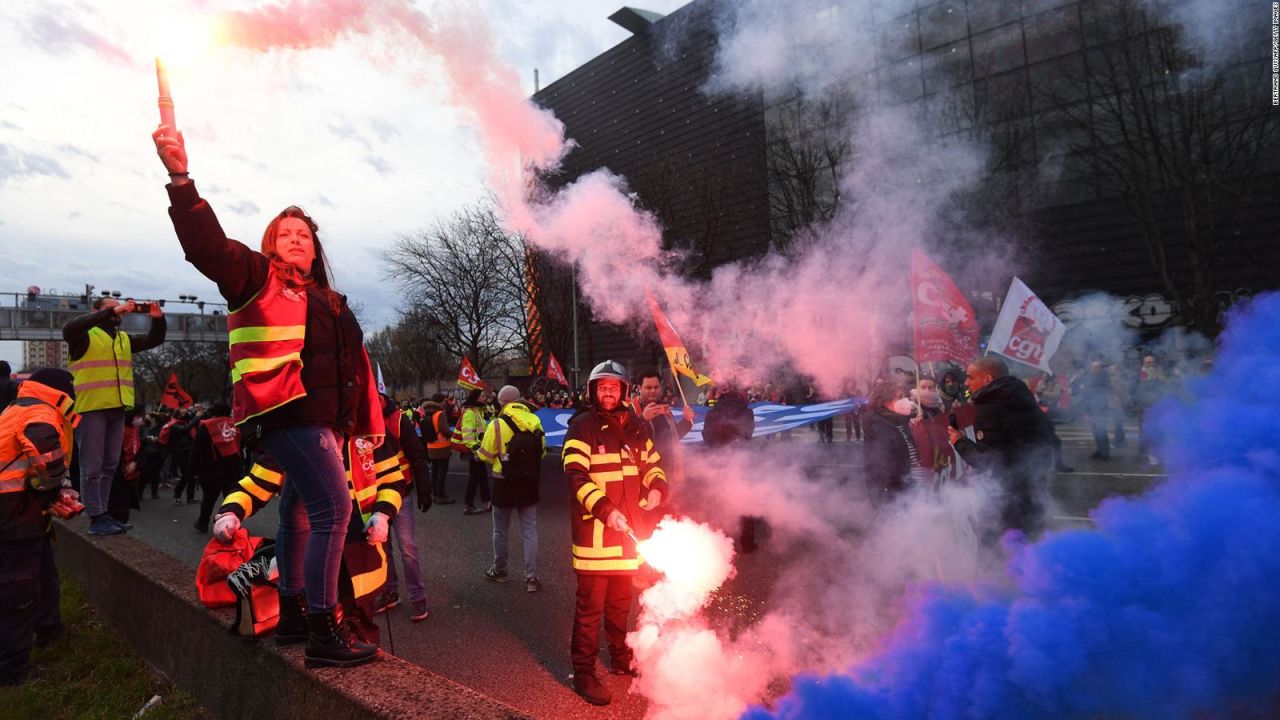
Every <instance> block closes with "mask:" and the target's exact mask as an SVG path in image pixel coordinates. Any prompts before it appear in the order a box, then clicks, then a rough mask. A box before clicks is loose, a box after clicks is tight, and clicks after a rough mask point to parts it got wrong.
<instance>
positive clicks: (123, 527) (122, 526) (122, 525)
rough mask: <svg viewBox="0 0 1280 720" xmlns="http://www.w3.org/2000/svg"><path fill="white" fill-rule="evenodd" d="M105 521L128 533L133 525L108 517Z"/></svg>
mask: <svg viewBox="0 0 1280 720" xmlns="http://www.w3.org/2000/svg"><path fill="white" fill-rule="evenodd" d="M107 519H108V520H110V521H111V522H113V523H115V524H116V526H117V527H119V528H120V529H121V530H125V531H129V530H132V529H133V523H131V522H129V521H127V520H120V519H117V518H114V517H111V516H110V515H108V516H107Z"/></svg>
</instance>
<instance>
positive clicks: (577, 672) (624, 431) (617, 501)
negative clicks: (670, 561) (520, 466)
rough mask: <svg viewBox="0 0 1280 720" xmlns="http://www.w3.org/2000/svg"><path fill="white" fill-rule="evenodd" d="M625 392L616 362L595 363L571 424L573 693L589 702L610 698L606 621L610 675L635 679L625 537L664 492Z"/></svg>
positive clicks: (631, 552)
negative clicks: (602, 664) (604, 677)
mask: <svg viewBox="0 0 1280 720" xmlns="http://www.w3.org/2000/svg"><path fill="white" fill-rule="evenodd" d="M627 389H628V382H627V375H626V371H625V370H624V369H623V367H622V366H621V365H619V364H618V363H616V362H614V361H612V360H606V361H605V362H603V363H600V364H599V365H597V366H596V367H595V369H594V370H592V371H591V375H590V376H589V377H588V379H587V394H588V398H589V401H590V403H591V405H590V407H589V409H587V410H585V411H584V412H582V413H580V414H579V415H578V416H577V417H575V418H574V419H573V420H572V421H571V422H570V423H569V430H568V432H567V433H566V435H565V442H564V474H565V479H566V480H567V481H568V483H569V494H570V512H571V516H570V520H571V525H572V530H573V569H574V571H575V572H576V573H577V575H578V593H577V604H576V607H575V608H574V616H573V640H572V644H571V653H572V657H573V674H574V677H573V689H574V691H575V692H577V693H578V694H579V695H581V696H582V698H583V699H584V700H586V701H587V702H589V703H591V704H592V705H607V704H608V703H609V702H610V700H612V695H611V694H610V692H609V689H608V688H606V687H605V686H604V684H603V683H601V682H600V679H599V678H598V677H597V676H596V656H597V655H598V654H599V652H600V620H601V617H602V616H603V618H604V627H605V635H606V639H607V641H608V644H609V653H610V656H611V666H610V667H611V669H612V672H613V673H614V674H618V675H634V674H635V671H634V669H633V667H632V656H631V650H630V648H628V647H627V644H626V633H627V618H628V616H629V614H630V612H631V601H632V598H633V596H634V589H633V586H632V582H631V581H632V576H634V575H635V574H636V572H637V571H638V570H639V569H640V566H641V565H642V564H643V562H644V561H643V560H642V559H641V558H640V557H639V555H638V553H637V550H636V546H635V542H634V541H632V539H631V538H630V537H628V535H627V533H628V532H630V531H631V529H632V524H633V523H634V521H635V520H636V519H637V518H638V517H639V515H640V512H641V511H642V510H655V509H657V507H658V505H659V504H660V503H661V502H662V498H663V497H664V496H665V495H666V493H667V482H666V476H665V475H664V474H663V472H662V467H661V465H660V464H659V463H660V461H661V457H659V455H658V453H657V451H655V450H654V447H653V440H652V439H651V438H650V436H649V428H648V425H647V424H646V423H645V422H643V421H642V420H640V419H639V418H638V417H636V415H635V414H634V413H632V412H631V411H630V410H629V409H628V408H627V407H626V405H624V404H623V399H624V398H626V397H627Z"/></svg>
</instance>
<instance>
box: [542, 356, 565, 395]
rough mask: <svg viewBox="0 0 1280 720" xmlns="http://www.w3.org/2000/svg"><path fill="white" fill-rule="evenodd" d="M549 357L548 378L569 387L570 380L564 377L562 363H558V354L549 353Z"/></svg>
mask: <svg viewBox="0 0 1280 720" xmlns="http://www.w3.org/2000/svg"><path fill="white" fill-rule="evenodd" d="M547 357H548V358H550V359H549V360H547V377H549V378H551V379H552V380H555V381H556V382H558V383H560V384H561V385H563V386H565V387H569V378H567V377H565V376H564V370H561V369H560V363H558V362H556V354H555V353H553V352H548V353H547Z"/></svg>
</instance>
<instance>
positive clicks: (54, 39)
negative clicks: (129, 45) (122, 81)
mask: <svg viewBox="0 0 1280 720" xmlns="http://www.w3.org/2000/svg"><path fill="white" fill-rule="evenodd" d="M19 29H20V30H21V31H22V33H23V35H25V36H26V39H27V41H28V42H30V43H31V44H32V45H36V46H37V47H40V48H41V49H43V50H44V51H46V52H48V53H51V54H53V55H60V56H65V55H71V54H72V53H75V52H76V51H78V50H80V49H86V50H89V51H90V52H91V53H93V54H95V55H97V56H99V57H101V58H103V59H106V60H110V61H112V62H118V63H122V64H129V63H130V62H132V60H131V58H130V57H129V53H127V52H125V51H124V49H123V48H121V47H119V46H118V45H116V44H115V43H113V42H111V41H110V40H108V39H107V38H105V37H103V36H102V35H99V34H98V33H96V32H94V31H93V30H90V29H89V28H88V27H86V26H85V25H84V24H83V23H82V22H81V20H80V19H79V18H76V17H73V16H72V11H71V10H70V9H68V8H60V7H48V8H45V9H43V10H41V11H40V12H37V13H34V14H32V15H29V16H28V17H27V19H26V21H25V22H20V23H19Z"/></svg>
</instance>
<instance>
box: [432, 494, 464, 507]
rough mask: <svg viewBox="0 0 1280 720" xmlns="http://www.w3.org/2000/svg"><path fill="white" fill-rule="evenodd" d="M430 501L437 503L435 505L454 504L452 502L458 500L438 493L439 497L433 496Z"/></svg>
mask: <svg viewBox="0 0 1280 720" xmlns="http://www.w3.org/2000/svg"><path fill="white" fill-rule="evenodd" d="M432 502H434V503H435V504H437V505H452V504H454V503H456V502H458V501H457V500H454V499H453V498H451V497H449V496H448V495H440V496H439V497H437V498H435V499H434V500H432Z"/></svg>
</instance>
